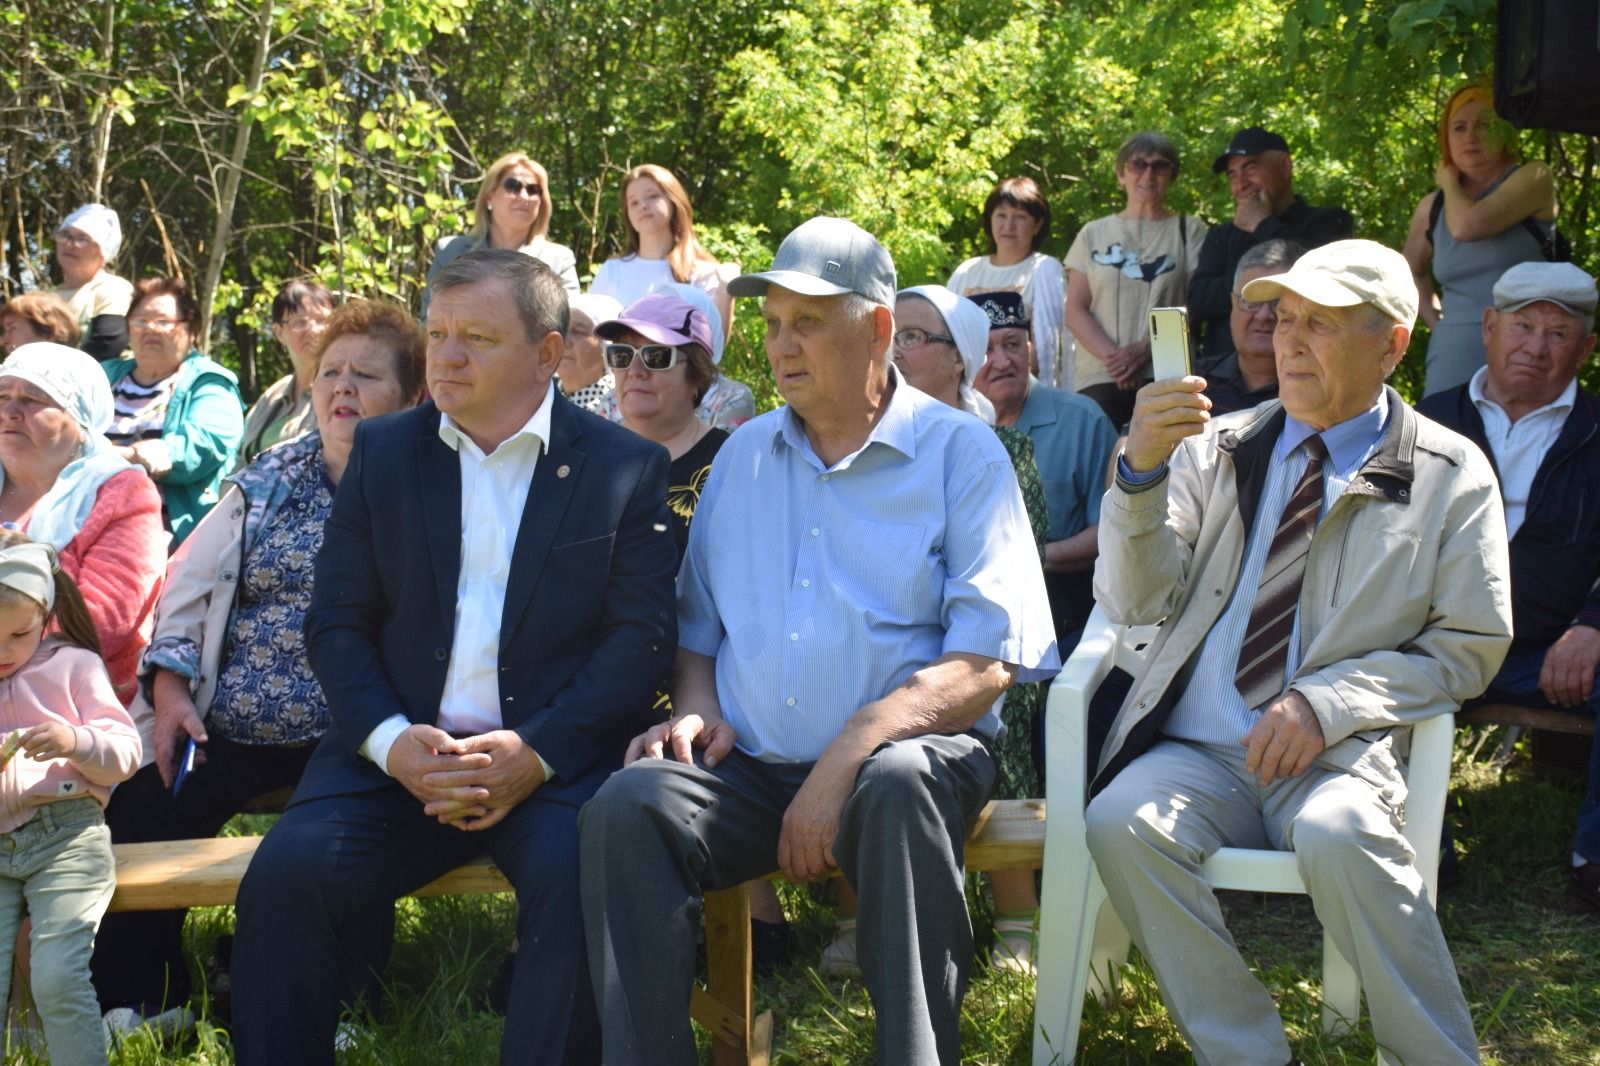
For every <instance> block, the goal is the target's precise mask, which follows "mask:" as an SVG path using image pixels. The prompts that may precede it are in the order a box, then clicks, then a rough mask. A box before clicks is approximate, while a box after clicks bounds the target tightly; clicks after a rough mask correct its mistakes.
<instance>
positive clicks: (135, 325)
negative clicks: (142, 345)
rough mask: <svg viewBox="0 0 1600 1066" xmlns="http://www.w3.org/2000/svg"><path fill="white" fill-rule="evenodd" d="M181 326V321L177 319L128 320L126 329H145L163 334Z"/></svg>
mask: <svg viewBox="0 0 1600 1066" xmlns="http://www.w3.org/2000/svg"><path fill="white" fill-rule="evenodd" d="M181 325H183V321H182V320H181V319H177V318H130V319H128V328H129V329H147V330H149V331H150V332H151V333H165V332H167V331H168V330H170V329H176V328H177V327H178V326H181Z"/></svg>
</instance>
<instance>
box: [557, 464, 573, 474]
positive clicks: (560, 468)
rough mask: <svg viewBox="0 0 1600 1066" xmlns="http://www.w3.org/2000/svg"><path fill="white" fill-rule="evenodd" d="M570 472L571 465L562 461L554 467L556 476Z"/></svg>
mask: <svg viewBox="0 0 1600 1066" xmlns="http://www.w3.org/2000/svg"><path fill="white" fill-rule="evenodd" d="M570 473H572V467H570V466H568V465H567V464H566V463H562V464H561V465H560V466H558V467H556V477H566V476H567V475H568V474H570Z"/></svg>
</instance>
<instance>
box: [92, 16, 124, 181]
mask: <svg viewBox="0 0 1600 1066" xmlns="http://www.w3.org/2000/svg"><path fill="white" fill-rule="evenodd" d="M116 26H117V0H106V24H105V28H104V30H103V31H102V32H101V36H100V70H101V72H102V73H103V74H104V75H105V76H106V79H107V89H106V91H105V92H104V93H102V101H101V104H100V114H99V115H98V116H97V117H96V118H95V120H94V178H93V180H92V181H91V183H90V186H89V199H90V200H91V201H92V202H94V203H97V204H98V203H101V202H102V200H101V194H102V190H103V188H104V186H105V180H106V156H108V155H110V154H111V116H112V113H113V112H114V111H115V110H116V108H115V107H114V106H113V104H112V101H111V91H110V88H109V82H110V79H111V78H112V77H113V72H112V70H111V60H112V58H113V51H114V50H113V42H114V40H115V36H114V35H115V32H116Z"/></svg>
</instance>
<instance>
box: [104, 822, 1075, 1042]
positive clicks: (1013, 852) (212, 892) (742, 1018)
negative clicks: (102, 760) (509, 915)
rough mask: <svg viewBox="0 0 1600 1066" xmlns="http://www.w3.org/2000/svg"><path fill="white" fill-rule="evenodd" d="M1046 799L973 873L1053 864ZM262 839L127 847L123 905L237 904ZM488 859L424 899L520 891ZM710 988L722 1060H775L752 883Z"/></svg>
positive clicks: (729, 913)
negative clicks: (757, 968)
mask: <svg viewBox="0 0 1600 1066" xmlns="http://www.w3.org/2000/svg"><path fill="white" fill-rule="evenodd" d="M1044 815H1045V805H1044V801H1043V800H997V801H994V802H992V803H990V804H989V805H988V806H987V807H985V808H984V810H983V812H982V813H981V814H980V815H979V816H978V820H977V822H976V823H975V824H974V825H973V828H972V833H971V834H970V835H969V836H968V838H967V848H966V864H967V869H969V870H985V871H987V870H1032V869H1037V868H1038V867H1039V866H1040V864H1041V863H1042V862H1043V861H1044ZM260 842H261V838H260V837H215V838H212V839H209V840H174V841H165V842H160V843H152V844H117V845H115V847H114V848H113V850H114V851H115V852H116V856H117V890H116V893H115V894H114V895H113V896H112V897H111V909H112V910H114V911H160V910H177V909H181V908H186V907H225V906H232V905H233V902H234V899H235V898H236V897H237V896H238V893H239V882H240V881H241V880H242V879H243V878H244V872H245V870H246V869H247V868H248V867H249V865H250V858H251V856H253V855H254V854H255V850H256V845H257V844H259V843H260ZM510 891H511V885H510V883H509V882H507V881H506V879H505V878H504V877H503V876H501V874H500V871H499V870H497V869H495V867H494V864H493V863H491V862H490V861H489V860H488V859H487V858H483V859H479V860H477V861H475V862H471V863H468V864H467V865H465V866H462V867H460V868H459V869H456V870H452V871H451V872H450V873H448V874H446V875H445V876H443V877H441V878H439V879H438V880H437V881H434V882H432V883H430V884H428V885H425V886H423V887H422V888H420V889H418V890H417V891H416V892H414V893H412V894H413V895H416V896H470V895H482V894H485V893H490V892H510ZM705 929H706V970H707V975H708V977H707V981H706V987H704V988H700V987H698V986H697V987H696V988H695V989H694V991H693V993H692V999H691V1002H690V1014H691V1015H692V1016H693V1017H694V1019H695V1020H696V1021H698V1022H699V1023H700V1024H701V1025H703V1026H705V1027H706V1029H707V1030H709V1031H710V1033H711V1036H712V1060H713V1061H714V1062H715V1063H716V1064H717V1066H735V1064H737V1066H766V1064H767V1063H768V1062H769V1061H770V1057H771V1053H772V1012H771V1011H767V1012H765V1013H763V1014H762V1015H761V1016H760V1017H755V1016H753V1005H752V996H751V990H752V986H753V977H754V970H753V967H752V965H751V959H750V901H749V899H748V898H747V896H746V893H745V890H744V889H743V888H742V887H739V888H731V889H727V890H725V891H721V892H708V893H707V894H706V898H705Z"/></svg>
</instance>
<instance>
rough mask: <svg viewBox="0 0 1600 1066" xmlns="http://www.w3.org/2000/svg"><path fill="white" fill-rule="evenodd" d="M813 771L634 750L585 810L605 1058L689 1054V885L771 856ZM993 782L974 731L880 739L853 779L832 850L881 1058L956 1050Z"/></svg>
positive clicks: (696, 889)
mask: <svg viewBox="0 0 1600 1066" xmlns="http://www.w3.org/2000/svg"><path fill="white" fill-rule="evenodd" d="M697 754H698V753H697ZM810 770H811V765H810V764H772V763H763V762H760V761H758V760H756V759H752V758H750V757H748V756H745V755H743V754H741V753H740V752H738V751H737V750H735V751H733V752H730V753H729V755H728V757H727V758H725V759H724V760H723V761H722V762H720V763H719V764H718V765H717V766H716V767H715V768H714V769H706V768H705V767H704V766H703V765H700V764H698V763H697V764H695V765H693V766H689V765H685V764H683V763H678V762H671V761H668V760H663V759H644V760H640V761H639V762H637V763H634V764H633V765H632V766H630V767H628V768H627V769H625V770H622V771H620V772H618V773H616V774H614V775H612V777H611V779H610V780H609V781H607V782H606V783H605V784H604V785H603V786H601V788H600V791H599V792H598V793H596V794H595V797H594V799H592V800H590V801H589V803H588V805H587V806H585V807H584V808H583V812H582V814H581V815H580V816H579V820H578V825H579V831H580V833H581V837H582V840H581V846H580V847H581V860H580V868H581V871H582V893H583V920H584V929H585V932H586V934H587V938H588V948H589V965H590V967H591V970H590V977H591V979H592V980H593V982H594V992H595V1001H596V1005H597V1006H598V1008H599V1012H600V1018H601V1033H602V1045H603V1053H604V1056H605V1062H606V1064H607V1066H631V1064H635V1063H638V1064H641V1066H642V1064H648V1066H670V1064H679V1063H682V1064H693V1063H695V1062H697V1061H698V1059H697V1056H696V1053H695V1044H694V1034H693V1032H692V1030H691V1029H690V1026H689V994H690V990H691V987H692V983H693V981H694V956H695V936H696V932H697V930H698V928H699V925H700V897H701V893H702V892H705V891H706V890H709V889H721V888H728V887H731V886H733V885H737V884H740V883H742V882H744V881H748V880H750V879H751V878H755V877H760V876H762V875H764V874H768V873H771V872H772V871H773V870H774V869H776V868H777V865H778V834H779V832H780V830H781V829H782V827H783V813H784V811H785V810H786V809H787V807H788V805H789V802H790V801H791V800H792V799H793V798H794V795H795V793H796V792H797V791H799V789H800V786H801V785H802V784H803V783H804V782H805V779H806V775H807V774H808V773H809V772H810ZM994 782H995V766H994V760H993V758H992V757H991V756H990V754H989V751H988V749H987V748H986V747H985V746H984V744H983V743H982V742H981V741H979V740H977V739H975V738H973V737H971V736H953V737H951V736H929V737H919V738H916V739H914V740H904V741H898V742H896V743H893V744H886V745H884V746H883V747H881V748H879V749H878V750H877V751H876V752H874V753H873V754H872V755H871V756H870V757H869V758H868V759H867V761H866V762H865V763H863V764H862V767H861V771H860V773H859V774H858V775H857V777H856V786H855V791H854V792H853V793H852V794H851V796H850V799H849V801H848V802H847V803H846V805H845V809H844V815H843V817H842V819H841V822H840V826H839V834H838V837H837V839H836V840H835V841H834V845H833V853H834V856H835V857H836V858H837V859H838V861H839V865H840V868H841V869H842V870H843V871H844V875H845V876H846V877H847V878H848V879H849V881H850V883H851V885H852V886H854V887H855V889H856V893H857V895H858V897H859V899H860V911H859V917H858V925H857V932H856V948H857V954H858V958H859V961H860V964H861V972H862V977H863V980H864V981H865V983H866V986H867V991H868V993H869V994H870V995H871V996H872V1002H873V1006H874V1007H875V1009H876V1011H877V1019H878V1027H877V1041H876V1046H877V1061H878V1062H882V1063H895V1064H897V1066H900V1064H904V1066H919V1064H935V1063H939V1064H947V1066H956V1064H958V1063H959V1062H960V1061H961V998H962V996H963V995H964V994H965V993H966V989H967V977H968V972H969V970H970V968H971V965H972V923H971V921H970V919H969V918H968V916H967V904H966V895H965V891H964V883H963V874H962V865H961V853H962V845H963V843H964V842H965V840H966V833H967V827H968V826H969V825H970V824H971V821H972V819H973V818H974V817H976V816H977V814H978V812H979V811H980V810H981V809H982V808H983V804H984V803H985V802H986V801H987V800H988V798H989V795H990V793H992V792H993V791H994Z"/></svg>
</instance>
